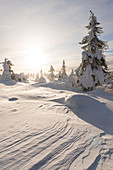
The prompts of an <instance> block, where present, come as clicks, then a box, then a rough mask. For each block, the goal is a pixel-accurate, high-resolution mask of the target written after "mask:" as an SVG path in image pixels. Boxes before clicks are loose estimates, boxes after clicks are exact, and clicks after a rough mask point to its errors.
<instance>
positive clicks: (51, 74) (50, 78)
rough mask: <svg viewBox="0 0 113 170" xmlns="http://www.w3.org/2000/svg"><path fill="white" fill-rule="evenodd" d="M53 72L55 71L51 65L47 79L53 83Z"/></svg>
mask: <svg viewBox="0 0 113 170" xmlns="http://www.w3.org/2000/svg"><path fill="white" fill-rule="evenodd" d="M54 71H55V69H54V68H53V66H52V65H51V66H50V70H49V72H50V74H49V75H48V79H49V80H50V81H53V80H54V78H55V75H54Z"/></svg>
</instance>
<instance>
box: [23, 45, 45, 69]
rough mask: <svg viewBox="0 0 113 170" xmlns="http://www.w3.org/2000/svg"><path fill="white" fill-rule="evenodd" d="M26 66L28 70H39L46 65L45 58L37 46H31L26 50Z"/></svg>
mask: <svg viewBox="0 0 113 170" xmlns="http://www.w3.org/2000/svg"><path fill="white" fill-rule="evenodd" d="M26 55H27V65H28V66H30V68H34V69H41V68H42V67H43V65H44V64H45V63H46V56H45V54H44V53H43V52H42V50H41V48H40V47H39V46H36V45H33V46H30V47H29V49H27V50H26Z"/></svg>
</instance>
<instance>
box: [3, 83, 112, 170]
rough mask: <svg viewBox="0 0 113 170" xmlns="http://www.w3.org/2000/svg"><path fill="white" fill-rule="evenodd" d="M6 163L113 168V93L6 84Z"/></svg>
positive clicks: (23, 167) (33, 167)
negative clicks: (81, 91) (80, 91)
mask: <svg viewBox="0 0 113 170" xmlns="http://www.w3.org/2000/svg"><path fill="white" fill-rule="evenodd" d="M0 169H2V170H5V169H6V170H10V169H11V170H16V169H19V170H27V169H30V170H37V169H41V170H55V169H61V170H64V169H65V170H67V169H70V170H83V169H88V170H93V169H99V170H100V169H102V170H106V169H108V170H112V169H113V94H108V93H105V92H104V91H103V89H102V88H99V89H97V90H95V91H93V92H88V93H78V92H72V91H66V90H60V89H59V90H58V87H57V90H56V89H52V88H49V85H45V87H44V86H43V87H41V86H39V85H37V84H36V85H30V84H24V83H23V84H19V83H18V84H15V85H13V86H6V85H3V84H0Z"/></svg>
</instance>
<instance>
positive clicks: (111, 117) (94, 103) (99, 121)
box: [66, 95, 113, 135]
mask: <svg viewBox="0 0 113 170" xmlns="http://www.w3.org/2000/svg"><path fill="white" fill-rule="evenodd" d="M66 104H67V106H68V107H69V108H70V109H71V110H72V111H73V112H74V113H75V114H76V115H77V116H78V117H79V118H80V119H82V120H84V121H85V122H87V123H90V124H92V125H93V126H95V127H97V128H99V129H101V130H103V131H105V132H106V133H109V134H111V135H113V112H112V111H111V110H109V109H108V108H107V107H106V105H105V103H101V102H99V101H98V100H96V99H94V98H91V97H89V96H86V95H74V96H72V97H70V98H69V99H67V101H66Z"/></svg>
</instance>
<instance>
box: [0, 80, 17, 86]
mask: <svg viewBox="0 0 113 170" xmlns="http://www.w3.org/2000/svg"><path fill="white" fill-rule="evenodd" d="M0 83H2V84H5V85H7V86H13V85H15V84H16V81H14V80H7V81H6V80H0Z"/></svg>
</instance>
